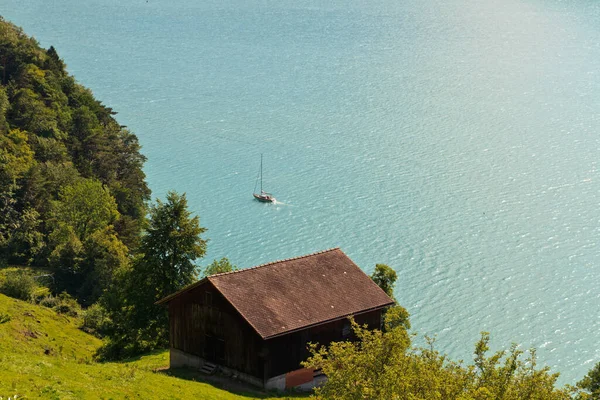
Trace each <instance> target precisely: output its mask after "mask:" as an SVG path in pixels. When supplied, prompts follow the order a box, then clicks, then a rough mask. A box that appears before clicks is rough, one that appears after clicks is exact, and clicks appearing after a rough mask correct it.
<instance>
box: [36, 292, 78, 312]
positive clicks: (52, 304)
mask: <svg viewBox="0 0 600 400" xmlns="http://www.w3.org/2000/svg"><path fill="white" fill-rule="evenodd" d="M39 305H40V306H44V307H48V308H51V309H53V310H54V311H56V312H57V313H59V314H65V315H68V316H70V317H77V316H78V315H79V314H81V306H80V305H79V303H77V300H75V299H74V298H73V297H71V295H70V294H68V293H66V292H63V293H61V294H59V295H58V296H52V295H48V296H46V297H44V298H42V299H41V300H40V301H39Z"/></svg>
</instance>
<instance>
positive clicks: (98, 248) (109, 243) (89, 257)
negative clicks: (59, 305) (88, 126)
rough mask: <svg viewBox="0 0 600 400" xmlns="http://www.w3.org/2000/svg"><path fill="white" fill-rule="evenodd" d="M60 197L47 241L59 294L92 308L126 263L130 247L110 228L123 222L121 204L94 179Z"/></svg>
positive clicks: (78, 183) (67, 189) (77, 184)
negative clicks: (70, 295) (72, 296)
mask: <svg viewBox="0 0 600 400" xmlns="http://www.w3.org/2000/svg"><path fill="white" fill-rule="evenodd" d="M58 197H59V200H58V201H56V202H54V207H53V215H54V220H53V225H54V230H53V232H52V233H51V235H50V237H49V240H50V246H51V249H52V251H51V252H50V255H49V262H50V265H51V266H53V267H54V268H55V270H56V281H55V283H56V285H57V287H56V288H55V289H56V290H57V291H62V290H67V291H68V292H69V293H71V294H73V295H75V296H77V298H78V299H79V301H81V302H83V303H84V304H91V302H93V301H95V300H96V299H97V298H98V297H99V296H100V295H101V293H102V292H103V290H104V289H106V288H107V287H108V286H109V285H110V284H111V283H112V281H113V278H112V275H113V273H114V271H116V270H117V269H119V268H122V267H123V266H124V265H125V264H127V252H128V250H127V247H126V246H125V245H123V243H121V241H120V240H119V239H118V238H117V236H116V233H115V232H114V229H113V227H112V224H113V223H114V222H115V221H116V220H117V219H118V218H119V213H118V211H117V204H116V202H115V200H114V198H113V197H112V195H111V194H110V192H109V191H108V190H107V189H106V188H105V187H104V186H103V185H102V184H101V183H100V182H99V181H95V180H91V179H80V180H78V181H76V182H75V183H73V184H72V185H69V186H66V187H64V188H63V189H61V190H60V192H59V196H58Z"/></svg>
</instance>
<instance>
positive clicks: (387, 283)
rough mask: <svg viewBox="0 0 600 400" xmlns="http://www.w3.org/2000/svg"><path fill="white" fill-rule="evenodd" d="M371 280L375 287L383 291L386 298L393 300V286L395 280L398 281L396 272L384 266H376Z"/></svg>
mask: <svg viewBox="0 0 600 400" xmlns="http://www.w3.org/2000/svg"><path fill="white" fill-rule="evenodd" d="M371 279H373V281H374V282H375V283H376V284H377V286H379V287H380V288H381V289H383V291H384V292H385V293H387V295H388V296H390V297H391V298H392V299H394V285H395V284H396V279H398V275H397V274H396V271H394V270H393V269H391V268H390V267H388V266H387V265H385V264H376V265H375V271H373V274H372V275H371ZM394 300H395V299H394Z"/></svg>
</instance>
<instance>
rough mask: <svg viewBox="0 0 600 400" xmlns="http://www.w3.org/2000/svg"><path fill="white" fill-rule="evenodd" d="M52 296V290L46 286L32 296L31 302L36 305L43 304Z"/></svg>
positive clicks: (38, 289) (39, 288)
mask: <svg viewBox="0 0 600 400" xmlns="http://www.w3.org/2000/svg"><path fill="white" fill-rule="evenodd" d="M51 296H52V293H51V292H50V289H48V288H47V287H46V286H38V287H37V288H36V289H35V290H34V291H33V293H32V294H31V300H32V301H33V302H34V303H35V304H41V302H42V301H43V300H44V299H45V298H47V297H51Z"/></svg>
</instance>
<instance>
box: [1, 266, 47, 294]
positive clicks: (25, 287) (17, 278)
mask: <svg viewBox="0 0 600 400" xmlns="http://www.w3.org/2000/svg"><path fill="white" fill-rule="evenodd" d="M37 286H38V285H37V283H36V282H35V279H33V277H32V276H31V275H30V274H28V273H26V272H24V271H9V272H8V273H6V277H5V278H4V281H3V282H2V284H0V293H3V294H5V295H7V296H9V297H14V298H15V299H20V300H26V301H29V300H31V297H32V295H33V293H34V291H35V289H36V288H37Z"/></svg>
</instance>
